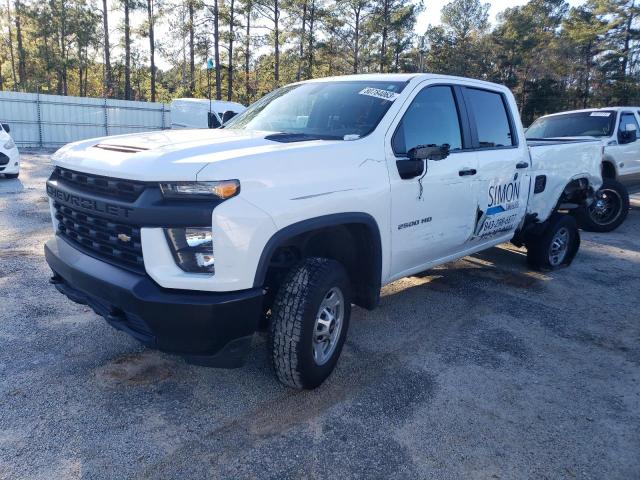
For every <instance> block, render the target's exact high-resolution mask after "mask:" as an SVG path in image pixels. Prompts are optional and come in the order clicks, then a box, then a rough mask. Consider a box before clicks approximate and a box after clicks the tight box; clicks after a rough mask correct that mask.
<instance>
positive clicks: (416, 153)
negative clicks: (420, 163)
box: [407, 143, 449, 160]
mask: <svg viewBox="0 0 640 480" xmlns="http://www.w3.org/2000/svg"><path fill="white" fill-rule="evenodd" d="M407 156H408V157H409V160H444V159H445V158H447V157H448V156H449V144H447V143H445V144H444V145H418V146H417V147H413V148H412V149H411V150H409V151H408V152H407Z"/></svg>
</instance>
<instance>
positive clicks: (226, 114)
mask: <svg viewBox="0 0 640 480" xmlns="http://www.w3.org/2000/svg"><path fill="white" fill-rule="evenodd" d="M236 115H237V113H236V112H234V111H233V110H227V111H226V112H224V113H223V114H222V124H223V125H224V124H225V123H227V122H228V121H229V120H231V119H232V118H233V117H235V116H236Z"/></svg>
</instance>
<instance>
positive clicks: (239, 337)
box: [44, 236, 263, 368]
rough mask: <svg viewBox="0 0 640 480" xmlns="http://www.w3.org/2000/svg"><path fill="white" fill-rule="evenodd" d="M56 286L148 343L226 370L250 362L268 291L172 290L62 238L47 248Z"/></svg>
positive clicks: (120, 328) (51, 241)
mask: <svg viewBox="0 0 640 480" xmlns="http://www.w3.org/2000/svg"><path fill="white" fill-rule="evenodd" d="M44 250H45V258H46V260H47V263H48V264H49V266H50V267H51V269H52V270H53V277H52V279H51V282H52V283H53V284H54V285H55V287H56V288H57V289H58V290H59V291H60V292H61V293H63V294H65V295H66V296H67V297H69V298H70V299H71V300H73V301H74V302H77V303H81V304H86V305H88V306H90V307H91V308H92V309H93V310H94V311H95V312H96V313H97V314H98V315H101V316H103V317H104V318H105V319H106V320H107V322H109V323H110V324H111V325H112V326H114V327H115V328H117V329H119V330H122V331H124V332H126V333H128V334H130V335H131V336H133V337H134V338H136V339H137V340H139V341H140V342H142V343H143V344H145V345H147V346H149V347H152V348H157V349H159V350H162V351H165V352H169V353H176V354H179V355H181V356H184V357H185V358H186V360H187V361H190V362H191V363H196V364H199V365H207V366H214V367H223V368H234V367H239V366H241V365H242V364H243V363H244V360H245V358H246V354H247V353H248V351H249V348H250V346H251V339H252V337H253V334H254V332H255V331H256V330H257V329H258V323H259V320H260V315H261V313H262V301H263V290H262V289H261V288H254V289H250V290H242V291H236V292H220V293H217V292H198V291H190V290H175V289H166V288H162V287H160V286H158V285H157V284H156V283H155V282H154V281H153V280H151V279H150V278H149V277H148V276H147V275H144V274H138V273H134V272H130V271H127V270H124V269H122V268H119V267H116V266H114V265H110V264H108V263H105V262H103V261H100V260H97V259H95V258H93V257H91V256H89V255H86V254H85V253H83V252H80V251H79V250H77V249H75V248H74V247H72V246H71V245H70V244H69V243H67V242H66V241H65V240H64V239H62V238H61V237H60V236H56V237H55V238H53V239H51V240H49V241H48V242H47V243H46V244H45V247H44Z"/></svg>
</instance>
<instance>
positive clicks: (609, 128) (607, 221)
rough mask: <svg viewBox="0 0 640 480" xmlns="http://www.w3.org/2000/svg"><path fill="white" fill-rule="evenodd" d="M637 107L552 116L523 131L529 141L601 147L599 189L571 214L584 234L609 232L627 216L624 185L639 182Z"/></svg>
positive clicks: (543, 118) (638, 110)
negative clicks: (598, 143) (588, 143)
mask: <svg viewBox="0 0 640 480" xmlns="http://www.w3.org/2000/svg"><path fill="white" fill-rule="evenodd" d="M639 122H640V107H608V108H592V109H586V110H574V111H570V112H562V113H554V114H552V115H545V116H544V117H540V118H538V119H537V120H536V121H535V122H533V124H531V126H530V127H529V128H528V129H527V132H526V135H527V138H529V139H561V140H563V139H567V138H582V139H585V138H586V139H589V138H590V139H598V140H600V141H601V142H602V144H603V145H604V155H603V157H602V177H603V178H604V181H603V185H602V188H600V190H598V191H597V192H596V199H595V201H594V202H592V203H591V205H589V206H588V207H583V208H578V209H575V210H574V211H573V214H574V215H575V216H576V219H577V220H578V223H579V225H580V226H581V227H582V228H584V229H585V230H590V231H594V232H610V231H613V230H615V229H616V228H618V227H619V226H620V225H622V223H623V222H624V220H625V219H626V218H627V214H628V213H629V192H628V190H627V187H626V185H629V184H634V183H639V182H640V142H639V141H638V139H639V138H640V123H639Z"/></svg>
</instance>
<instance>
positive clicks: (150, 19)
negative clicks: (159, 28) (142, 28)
mask: <svg viewBox="0 0 640 480" xmlns="http://www.w3.org/2000/svg"><path fill="white" fill-rule="evenodd" d="M153 1H154V0H147V19H148V22H149V60H150V63H151V71H150V74H151V101H152V102H155V101H156V42H155V25H154V24H155V17H154V11H153V7H154V5H153Z"/></svg>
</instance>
